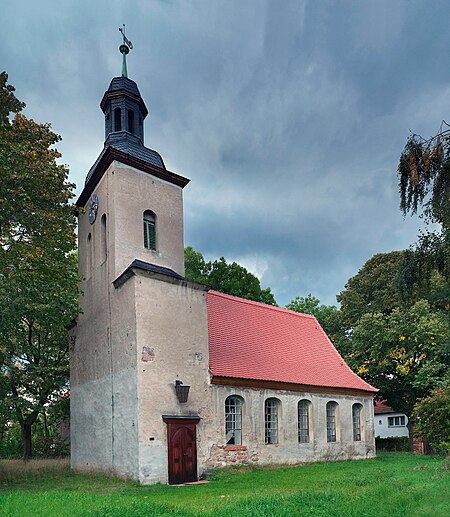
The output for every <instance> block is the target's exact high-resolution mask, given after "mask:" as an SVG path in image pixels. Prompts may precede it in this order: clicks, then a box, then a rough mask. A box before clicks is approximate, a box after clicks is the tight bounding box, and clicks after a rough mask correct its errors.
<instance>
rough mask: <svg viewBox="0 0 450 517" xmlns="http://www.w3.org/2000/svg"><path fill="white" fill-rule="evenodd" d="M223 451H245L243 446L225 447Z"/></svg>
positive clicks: (245, 448)
mask: <svg viewBox="0 0 450 517" xmlns="http://www.w3.org/2000/svg"><path fill="white" fill-rule="evenodd" d="M224 450H226V451H246V450H247V447H246V446H245V445H225V447H224Z"/></svg>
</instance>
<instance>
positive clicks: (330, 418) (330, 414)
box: [327, 402, 337, 442]
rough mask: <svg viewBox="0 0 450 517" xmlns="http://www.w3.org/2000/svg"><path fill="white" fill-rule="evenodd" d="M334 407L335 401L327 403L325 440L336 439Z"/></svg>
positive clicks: (331, 440)
mask: <svg viewBox="0 0 450 517" xmlns="http://www.w3.org/2000/svg"><path fill="white" fill-rule="evenodd" d="M336 408H337V402H328V404H327V442H335V441H336Z"/></svg>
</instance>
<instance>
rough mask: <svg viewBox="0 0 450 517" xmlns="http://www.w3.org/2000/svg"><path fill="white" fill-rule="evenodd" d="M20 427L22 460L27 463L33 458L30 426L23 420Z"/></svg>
mask: <svg viewBox="0 0 450 517" xmlns="http://www.w3.org/2000/svg"><path fill="white" fill-rule="evenodd" d="M20 427H21V429H22V446H23V460H24V461H28V460H29V459H31V458H32V456H33V449H32V445H31V427H32V424H30V423H29V422H27V421H26V420H25V421H23V422H21V423H20Z"/></svg>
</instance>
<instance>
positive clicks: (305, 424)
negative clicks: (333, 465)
mask: <svg viewBox="0 0 450 517" xmlns="http://www.w3.org/2000/svg"><path fill="white" fill-rule="evenodd" d="M310 406H311V402H310V401H309V400H300V401H299V403H298V443H308V442H309V432H310V431H309V425H310V424H309V411H310Z"/></svg>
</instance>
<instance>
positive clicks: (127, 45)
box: [119, 24, 133, 77]
mask: <svg viewBox="0 0 450 517" xmlns="http://www.w3.org/2000/svg"><path fill="white" fill-rule="evenodd" d="M119 31H120V32H121V34H122V36H123V43H122V45H120V47H119V51H120V53H121V54H122V56H123V59H122V77H128V71H127V58H126V55H127V54H128V52H130V50H131V49H132V48H133V43H131V41H130V40H129V39H128V38H127V37H126V36H125V24H123V27H119Z"/></svg>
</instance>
